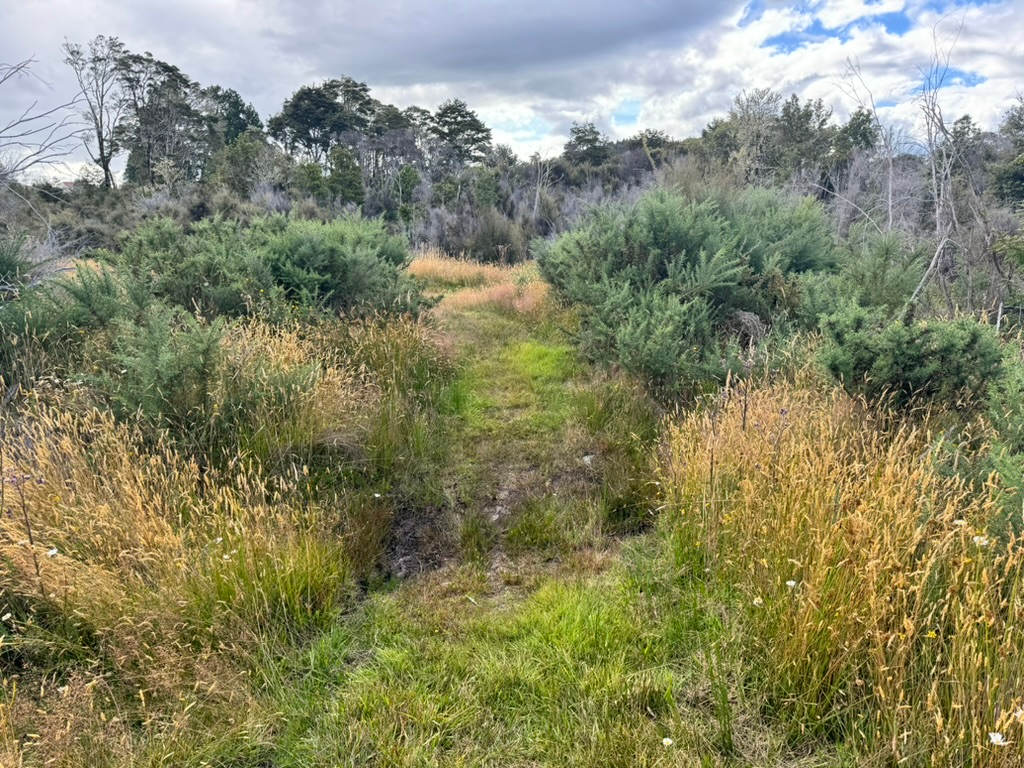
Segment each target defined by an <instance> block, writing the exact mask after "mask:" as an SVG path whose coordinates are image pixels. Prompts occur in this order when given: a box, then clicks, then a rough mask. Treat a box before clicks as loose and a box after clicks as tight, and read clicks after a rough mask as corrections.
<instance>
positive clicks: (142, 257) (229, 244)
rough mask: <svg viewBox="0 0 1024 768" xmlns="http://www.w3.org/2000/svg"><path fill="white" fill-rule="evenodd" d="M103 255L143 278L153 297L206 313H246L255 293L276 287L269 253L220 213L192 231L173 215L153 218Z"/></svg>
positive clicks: (211, 315)
mask: <svg viewBox="0 0 1024 768" xmlns="http://www.w3.org/2000/svg"><path fill="white" fill-rule="evenodd" d="M99 258H101V259H102V260H104V261H106V262H109V263H111V264H113V265H115V266H116V267H117V268H119V269H120V270H122V271H124V272H126V273H129V274H131V275H133V276H134V277H135V278H136V279H138V280H140V281H142V282H143V283H145V284H146V285H147V286H148V287H149V289H150V291H151V292H152V294H153V295H154V296H155V297H157V298H160V299H164V300H166V301H168V302H169V303H171V304H174V305H177V306H180V307H184V308H186V309H188V310H189V311H192V312H198V313H200V314H202V315H203V316H205V317H215V316H217V315H229V316H237V315H242V314H246V313H247V312H248V310H249V307H250V306H251V305H252V303H253V301H254V297H260V296H261V294H262V295H264V296H265V295H266V294H267V293H268V292H273V291H274V288H275V285H274V281H273V275H272V274H271V271H270V267H269V265H268V264H267V259H266V256H265V254H264V253H261V252H260V251H259V250H258V249H255V248H253V247H252V246H251V245H250V244H249V243H248V242H247V238H246V236H245V232H244V230H242V228H241V226H240V225H239V224H238V223H237V222H234V221H226V220H223V219H220V218H218V217H215V218H213V219H207V220H205V221H202V222H199V223H198V224H196V225H194V227H193V228H192V230H191V232H189V233H188V234H186V233H185V230H184V228H183V227H182V226H181V224H179V223H177V222H175V221H173V220H172V219H166V218H162V219H154V220H153V221H150V222H147V223H145V224H143V225H142V226H140V227H139V228H138V229H136V230H134V231H132V232H129V233H127V234H125V235H124V236H123V237H122V239H121V242H120V248H119V250H118V251H117V252H110V251H101V252H100V254H99Z"/></svg>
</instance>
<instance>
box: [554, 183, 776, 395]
mask: <svg viewBox="0 0 1024 768" xmlns="http://www.w3.org/2000/svg"><path fill="white" fill-rule="evenodd" d="M743 241H744V236H743V235H742V234H741V232H740V231H739V228H737V226H735V224H734V223H732V222H730V221H729V220H728V219H727V218H725V217H724V216H723V215H721V213H720V212H719V210H718V207H717V206H716V205H715V204H714V203H712V202H703V203H687V202H685V201H684V200H683V199H682V198H680V197H677V196H674V195H671V194H669V193H666V192H664V191H656V192H652V193H649V194H647V195H645V196H644V197H643V198H641V200H640V201H639V202H638V203H637V204H635V205H633V206H630V207H627V208H614V207H604V208H598V209H596V210H595V211H594V212H592V213H591V214H590V216H589V217H588V218H587V219H585V221H584V222H583V223H582V225H581V226H580V227H578V228H577V229H576V230H574V231H572V232H569V233H567V234H565V235H563V236H561V237H560V238H559V239H558V240H556V241H555V242H554V243H552V244H548V245H544V246H541V247H540V249H539V252H538V263H539V264H540V268H541V271H542V273H543V275H544V277H545V278H546V279H547V280H548V281H549V282H550V283H551V284H552V286H553V287H554V288H555V290H556V292H557V293H558V294H560V295H561V296H562V298H563V299H565V300H568V301H570V302H573V303H576V304H579V305H581V307H582V309H583V315H582V326H581V334H580V342H581V346H582V347H583V350H584V352H585V353H586V354H588V355H589V356H591V357H593V358H596V359H600V360H605V361H607V362H614V363H617V364H619V365H621V366H623V367H624V368H626V369H627V370H629V371H632V372H634V373H636V374H638V375H640V376H641V377H643V378H645V379H646V380H647V381H648V382H650V383H651V384H652V385H653V386H654V387H655V388H656V389H659V390H662V391H663V392H665V393H667V394H671V395H692V394H694V393H696V392H697V391H699V390H700V389H701V388H702V387H703V386H704V383H705V382H707V381H708V380H716V379H722V378H723V377H724V375H725V371H726V369H727V368H728V367H729V366H730V363H729V360H728V358H729V355H726V354H724V350H725V349H727V347H728V346H729V341H730V339H731V338H735V337H737V335H738V334H737V333H736V331H735V330H734V326H735V325H736V323H735V320H736V318H737V316H738V315H737V313H741V312H742V313H747V314H748V315H751V316H754V317H756V316H758V315H759V314H760V313H763V312H764V310H765V308H766V307H768V306H770V305H772V304H773V303H774V302H773V298H772V295H771V292H772V290H773V288H772V281H770V280H765V279H762V278H763V277H764V276H763V275H758V274H756V273H755V272H754V271H753V270H752V268H751V263H750V260H749V254H748V252H747V250H746V249H745V246H744V242H743ZM739 316H740V317H742V315H739ZM749 324H750V325H756V326H759V327H763V325H764V324H763V323H762V322H761V321H760V320H759V319H758V320H757V321H756V322H752V323H749Z"/></svg>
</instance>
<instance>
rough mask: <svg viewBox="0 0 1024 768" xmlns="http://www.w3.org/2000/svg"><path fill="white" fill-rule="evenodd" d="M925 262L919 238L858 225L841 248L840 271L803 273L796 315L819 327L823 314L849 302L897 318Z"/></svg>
mask: <svg viewBox="0 0 1024 768" xmlns="http://www.w3.org/2000/svg"><path fill="white" fill-rule="evenodd" d="M926 264H927V259H926V254H925V252H924V250H923V249H922V245H921V243H919V242H915V241H913V240H912V239H911V238H909V237H908V236H906V235H905V234H903V233H900V232H896V231H890V232H879V231H877V230H875V229H873V228H870V227H867V226H866V225H858V226H855V227H853V229H852V230H851V232H850V234H849V237H847V238H846V239H845V240H844V241H843V243H842V244H841V245H840V247H839V248H838V249H837V258H836V266H837V270H836V271H832V272H829V271H815V272H808V273H806V274H803V275H801V276H800V277H799V280H798V285H799V288H800V294H801V295H800V305H799V310H798V312H797V317H796V318H795V319H797V320H798V321H799V322H800V324H801V325H802V326H803V327H804V328H809V329H810V328H817V327H818V324H819V319H820V318H821V316H822V315H830V314H833V313H835V312H837V311H838V310H839V309H840V308H841V307H842V306H843V305H844V304H846V303H848V302H850V301H853V302H856V303H857V304H859V305H860V306H862V307H876V308H878V309H880V310H882V311H883V312H884V313H885V316H886V317H888V318H893V317H895V316H896V315H897V314H898V313H899V312H900V311H901V310H902V309H903V308H904V307H905V306H906V304H907V302H908V301H909V300H910V297H911V295H913V292H914V288H916V287H917V284H918V282H919V281H920V280H921V276H922V275H923V274H924V270H925V266H926Z"/></svg>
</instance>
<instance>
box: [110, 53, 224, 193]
mask: <svg viewBox="0 0 1024 768" xmlns="http://www.w3.org/2000/svg"><path fill="white" fill-rule="evenodd" d="M118 73H119V77H120V80H121V85H122V88H123V92H124V99H125V114H124V119H123V120H122V121H121V123H120V125H119V126H118V129H117V130H116V131H115V134H114V138H115V140H116V141H117V142H118V143H119V144H120V145H122V146H124V147H125V148H126V149H127V150H128V162H127V167H126V169H125V178H126V179H127V180H128V181H131V182H134V183H137V184H152V183H153V182H154V181H156V180H157V176H156V171H155V169H156V167H157V164H160V163H163V165H164V166H165V167H166V165H167V163H165V162H163V161H167V162H169V163H171V164H173V165H174V166H175V167H176V168H178V169H179V171H180V173H181V174H182V175H183V177H184V178H186V179H189V180H193V179H196V178H198V176H199V174H200V172H201V170H202V167H203V164H204V162H205V160H206V158H207V157H208V156H209V153H210V150H211V149H212V146H211V145H212V143H213V142H212V136H211V132H210V126H209V123H208V121H207V119H206V115H205V114H204V112H203V108H204V106H205V99H204V96H203V93H202V90H201V89H200V87H199V85H198V84H197V83H195V82H193V81H192V79H191V78H189V77H188V76H187V75H185V74H184V73H183V72H182V71H181V70H180V69H178V68H177V67H176V66H174V65H172V64H168V63H167V62H164V61H160V60H159V59H155V58H153V55H152V54H151V53H148V52H147V53H145V54H136V53H129V54H126V55H124V56H122V57H121V59H120V61H119V62H118Z"/></svg>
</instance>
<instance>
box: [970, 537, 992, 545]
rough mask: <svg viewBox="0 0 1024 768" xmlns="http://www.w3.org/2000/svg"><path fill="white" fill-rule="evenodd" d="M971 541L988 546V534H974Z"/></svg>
mask: <svg viewBox="0 0 1024 768" xmlns="http://www.w3.org/2000/svg"><path fill="white" fill-rule="evenodd" d="M972 541H974V543H975V545H977V546H979V547H987V546H988V536H975V537H974V539H972Z"/></svg>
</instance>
